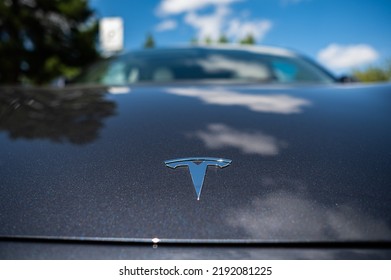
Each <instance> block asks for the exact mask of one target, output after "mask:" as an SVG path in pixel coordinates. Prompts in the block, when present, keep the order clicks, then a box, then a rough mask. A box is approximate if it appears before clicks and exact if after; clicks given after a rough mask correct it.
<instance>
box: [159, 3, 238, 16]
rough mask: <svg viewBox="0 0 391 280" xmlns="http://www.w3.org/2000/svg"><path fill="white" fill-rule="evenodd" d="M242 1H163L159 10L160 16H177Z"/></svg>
mask: <svg viewBox="0 0 391 280" xmlns="http://www.w3.org/2000/svg"><path fill="white" fill-rule="evenodd" d="M238 1H241V0H162V1H161V2H160V5H159V7H158V8H157V13H158V15H161V16H167V15H176V14H180V13H187V12H195V11H197V10H200V9H202V8H205V7H207V6H210V5H229V4H231V3H233V2H238Z"/></svg>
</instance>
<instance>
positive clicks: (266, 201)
mask: <svg viewBox="0 0 391 280" xmlns="http://www.w3.org/2000/svg"><path fill="white" fill-rule="evenodd" d="M109 92H112V93H115V94H111V93H109ZM0 101H1V111H0V199H1V203H0V225H1V226H0V236H55V237H62V238H67V237H73V238H89V237H93V238H121V239H127V240H128V239H129V240H138V239H140V240H141V239H142V240H148V239H152V238H159V239H163V240H164V239H166V240H170V239H181V240H184V241H185V242H186V240H191V239H197V240H201V241H202V240H216V242H219V241H222V240H236V241H237V242H242V241H243V242H247V241H251V240H252V241H256V242H278V241H288V242H290V241H292V242H303V241H304V242H306V241H359V242H360V241H388V242H389V241H391V204H390V201H391V146H390V143H391V86H390V84H384V85H377V86H361V85H351V86H317V87H315V86H305V87H304V86H301V87H299V86H297V87H288V86H285V87H284V86H262V85H229V86H228V85H221V84H220V85H217V84H209V85H194V84H191V85H190V84H178V85H162V86H157V85H156V86H138V87H132V88H122V89H113V88H109V89H107V88H73V89H67V90H55V91H50V90H38V89H31V90H26V89H25V90H21V89H13V88H3V89H0ZM188 157H215V158H228V159H231V160H232V164H231V165H230V166H229V167H228V168H223V169H220V168H208V170H207V172H206V176H205V180H204V183H203V188H202V196H201V197H200V200H197V198H196V196H195V194H194V187H193V183H192V180H191V177H190V174H189V171H188V169H187V168H177V169H176V170H175V171H174V170H172V169H170V168H167V167H166V166H165V164H164V161H165V160H168V159H176V158H188Z"/></svg>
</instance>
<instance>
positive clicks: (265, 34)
mask: <svg viewBox="0 0 391 280" xmlns="http://www.w3.org/2000/svg"><path fill="white" fill-rule="evenodd" d="M390 29H391V1H390V0H343V1H337V0H148V1H146V0H145V1H136V0H127V1H125V0H90V1H87V0H61V1H60V0H0V57H1V63H0V84H1V85H5V84H13V85H15V84H27V85H30V84H34V85H45V84H47V83H50V82H51V81H52V80H53V79H55V78H56V77H58V76H64V77H67V78H72V77H73V76H75V75H77V74H78V73H79V72H80V71H81V69H83V68H84V67H86V66H87V65H89V64H91V63H92V62H94V61H96V60H99V59H100V58H102V57H107V56H111V55H115V54H118V53H124V52H128V51H132V50H136V49H140V48H157V47H165V46H178V45H190V44H247V45H267V46H278V47H284V48H289V49H292V50H295V51H298V52H300V53H302V54H305V55H306V56H308V57H310V58H311V59H313V60H316V61H317V62H319V63H320V64H322V65H323V66H325V67H326V68H327V69H329V70H330V71H331V72H333V73H334V74H335V75H342V74H347V75H354V76H356V77H357V78H358V79H359V80H361V81H363V82H380V81H387V80H390V79H391V35H390Z"/></svg>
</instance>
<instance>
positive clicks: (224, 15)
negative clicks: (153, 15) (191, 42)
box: [156, 0, 272, 41]
mask: <svg viewBox="0 0 391 280" xmlns="http://www.w3.org/2000/svg"><path fill="white" fill-rule="evenodd" d="M239 1H243V0H162V1H161V2H160V4H159V6H158V8H157V10H156V11H157V15H158V16H162V17H166V16H170V15H179V14H184V22H185V23H186V24H188V25H190V26H191V27H192V28H194V29H195V31H196V34H197V35H196V37H197V38H198V39H199V40H204V39H205V38H207V37H209V38H210V39H212V40H213V41H216V40H217V39H218V38H219V37H220V36H221V35H225V36H227V37H228V38H229V39H230V40H233V41H238V40H240V39H242V38H244V37H245V36H247V35H248V34H251V35H253V36H254V38H255V39H256V40H257V41H261V40H262V39H263V37H264V36H265V34H266V33H267V32H268V31H269V30H270V29H271V28H272V22H271V21H270V20H260V19H258V20H246V19H243V17H232V16H231V10H230V5H231V4H232V3H234V2H239ZM204 8H212V12H209V13H207V14H205V11H200V10H202V9H204ZM235 14H236V15H239V14H240V11H239V12H238V11H235ZM247 16H248V11H247V15H246V13H245V17H247ZM170 27H171V26H170ZM163 30H168V29H164V28H163Z"/></svg>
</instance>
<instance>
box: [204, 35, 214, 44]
mask: <svg viewBox="0 0 391 280" xmlns="http://www.w3.org/2000/svg"><path fill="white" fill-rule="evenodd" d="M204 42H205V44H206V45H210V44H212V43H213V42H212V39H211V38H210V37H209V36H206V37H205V39H204Z"/></svg>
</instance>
